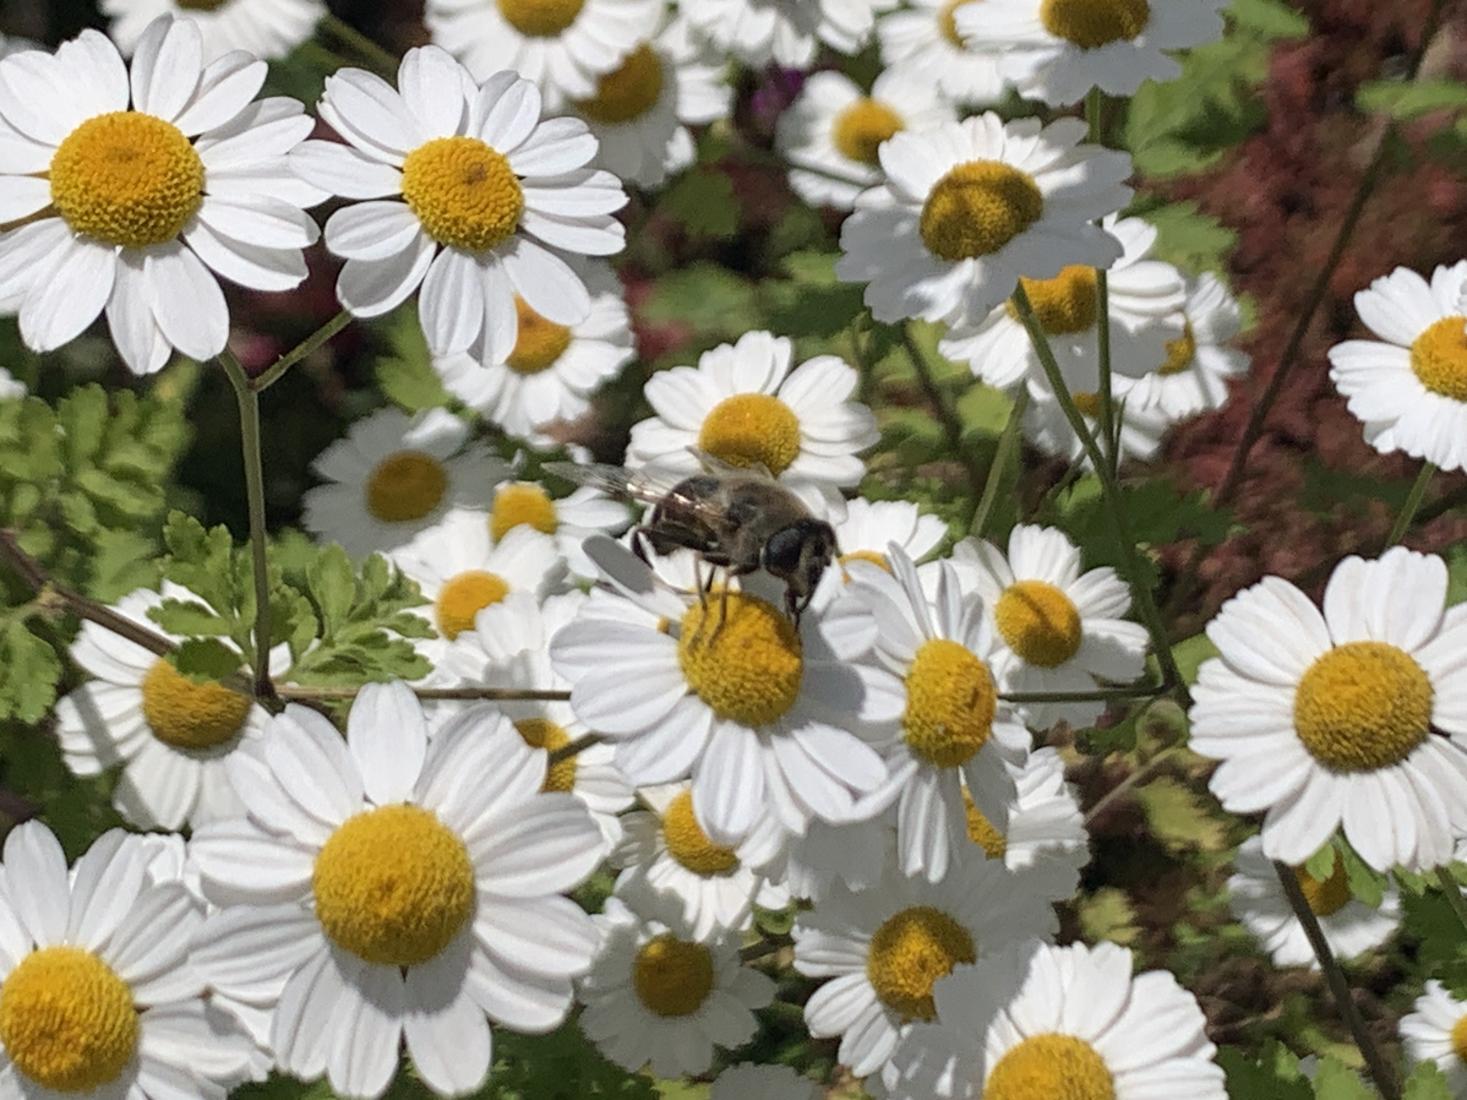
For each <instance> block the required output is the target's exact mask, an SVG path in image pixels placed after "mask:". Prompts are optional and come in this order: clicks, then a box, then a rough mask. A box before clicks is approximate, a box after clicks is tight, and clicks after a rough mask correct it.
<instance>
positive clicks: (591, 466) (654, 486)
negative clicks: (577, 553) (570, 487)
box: [541, 462, 685, 504]
mask: <svg viewBox="0 0 1467 1100" xmlns="http://www.w3.org/2000/svg"><path fill="white" fill-rule="evenodd" d="M541 469H542V470H544V471H545V472H546V473H548V474H554V475H555V476H556V477H563V478H565V480H567V481H573V482H575V483H576V484H577V485H589V486H590V487H591V488H593V489H599V490H601V492H603V493H605V494H606V495H607V496H611V497H615V498H616V499H618V500H629V501H639V502H641V503H643V504H657V503H660V502H661V501H663V500H666V499H667V497H668V496H669V495H671V494H672V492H673V490H674V489H675V488H676V487H677V485H678V483H679V482H680V481H682V480H683V477H684V476H685V475H683V474H679V473H674V472H672V471H670V470H656V469H643V470H631V469H628V468H627V467H625V466H611V465H607V464H606V463H604V462H587V463H577V462H547V463H545V465H544V466H542V467H541Z"/></svg>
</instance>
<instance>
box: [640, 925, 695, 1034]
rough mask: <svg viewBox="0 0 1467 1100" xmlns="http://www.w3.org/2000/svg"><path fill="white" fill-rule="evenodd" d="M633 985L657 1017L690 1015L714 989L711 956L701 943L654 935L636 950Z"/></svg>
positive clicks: (642, 1000)
mask: <svg viewBox="0 0 1467 1100" xmlns="http://www.w3.org/2000/svg"><path fill="white" fill-rule="evenodd" d="M632 987H633V988H634V989H635V990H636V991H637V997H638V999H640V1000H641V1002H642V1004H643V1005H645V1006H646V1007H647V1009H648V1010H649V1011H650V1012H654V1013H656V1014H657V1015H658V1016H691V1015H692V1014H693V1013H695V1012H697V1011H698V1009H700V1008H701V1007H702V1006H703V1002H704V1001H706V1000H707V999H708V994H710V993H712V992H713V956H712V954H710V953H709V951H708V948H706V947H704V946H703V945H702V944H701V943H689V942H687V941H686V940H680V939H678V938H677V937H676V936H673V935H670V934H663V935H661V936H657V937H656V938H654V939H651V940H648V941H647V942H646V943H644V944H643V945H642V947H641V950H639V951H638V952H637V958H636V961H635V962H633V963H632Z"/></svg>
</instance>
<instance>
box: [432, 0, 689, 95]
mask: <svg viewBox="0 0 1467 1100" xmlns="http://www.w3.org/2000/svg"><path fill="white" fill-rule="evenodd" d="M662 13H663V4H662V2H661V0H428V2H427V6H426V10H425V11H424V13H423V20H424V22H425V23H427V25H428V31H429V32H430V33H431V34H432V36H433V41H434V42H435V43H436V44H437V45H439V46H442V47H443V48H444V49H446V50H447V51H448V52H449V53H451V54H453V55H454V56H455V57H457V58H458V59H459V60H460V61H462V62H463V63H464V65H465V66H467V68H468V70H469V72H471V73H472V74H473V75H474V78H475V79H477V80H483V79H485V78H487V77H488V76H489V75H490V74H492V73H497V72H499V71H501V70H505V69H507V70H511V71H513V72H516V73H519V74H520V75H521V76H522V77H524V78H525V79H526V80H529V81H532V82H533V83H535V84H537V85H539V87H540V90H541V92H543V93H544V96H545V102H546V104H547V105H548V106H550V107H551V108H553V109H559V108H560V107H562V106H563V105H564V104H565V101H566V100H568V99H584V98H585V97H587V96H590V95H593V94H594V93H595V91H596V81H597V78H598V77H600V76H601V74H603V73H607V72H610V71H611V70H613V69H615V68H616V67H617V65H619V64H620V63H621V61H622V59H623V58H625V57H626V56H627V54H629V53H631V52H632V51H633V50H634V49H636V47H637V44H638V43H639V42H642V41H645V40H646V38H647V36H648V35H650V34H652V32H653V31H655V30H656V29H657V24H658V20H659V19H661V17H662Z"/></svg>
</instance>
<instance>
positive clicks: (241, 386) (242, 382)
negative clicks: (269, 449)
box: [219, 348, 275, 699]
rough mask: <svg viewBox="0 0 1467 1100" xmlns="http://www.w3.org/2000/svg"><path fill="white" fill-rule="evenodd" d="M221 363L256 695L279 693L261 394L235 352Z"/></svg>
mask: <svg viewBox="0 0 1467 1100" xmlns="http://www.w3.org/2000/svg"><path fill="white" fill-rule="evenodd" d="M219 362H220V363H221V364H222V365H223V367H224V373H225V374H226V375H227V376H228V377H229V383H230V385H232V386H233V387H234V396H235V398H236V400H237V401H238V402H239V436H240V446H241V448H242V449H243V452H244V471H245V498H246V500H247V501H248V504H249V511H250V557H251V559H252V560H253V564H254V579H255V660H254V671H255V697H256V698H258V699H270V698H273V697H274V695H275V689H274V686H273V685H272V684H271V683H270V564H269V560H268V558H267V557H266V546H265V541H266V537H267V533H266V529H265V469H264V462H263V460H262V458H261V454H260V395H259V393H257V392H256V391H255V390H254V389H253V388H252V387H251V386H250V380H249V376H248V375H246V374H245V371H244V368H243V367H242V366H240V365H239V360H238V359H236V358H235V357H234V353H233V352H231V351H230V350H229V349H228V348H225V349H224V350H223V351H222V352H220V353H219Z"/></svg>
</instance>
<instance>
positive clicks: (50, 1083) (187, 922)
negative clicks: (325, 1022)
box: [0, 821, 253, 1100]
mask: <svg viewBox="0 0 1467 1100" xmlns="http://www.w3.org/2000/svg"><path fill="white" fill-rule="evenodd" d="M126 840H127V834H126V833H124V832H123V831H122V830H121V829H112V830H110V831H109V832H106V833H103V834H102V835H101V836H100V837H98V838H97V840H96V841H94V842H93V844H92V846H91V847H90V848H89V849H88V850H87V852H86V854H84V855H83V856H82V857H81V858H80V859H78V860H77V861H76V866H75V867H74V868H73V869H72V871H71V874H70V876H69V877H68V874H67V868H66V856H65V854H63V852H62V851H61V845H60V843H58V842H57V840H56V837H55V835H54V834H53V833H52V832H51V830H49V829H48V828H46V826H44V825H42V824H41V823H40V822H36V821H29V822H26V823H25V824H24V825H19V826H17V827H16V828H14V829H13V830H11V832H10V835H9V836H7V837H6V838H5V849H4V860H3V864H0V883H3V885H0V1091H3V1093H4V1095H5V1096H6V1097H11V1098H15V1100H20V1098H22V1097H24V1098H37V1100H40V1098H43V1097H57V1096H61V1095H64V1096H68V1097H95V1098H96V1100H121V1098H122V1097H134V1098H137V1100H173V1098H175V1097H184V1096H189V1097H199V1098H200V1100H224V1097H225V1096H226V1095H228V1091H229V1089H230V1088H231V1087H233V1086H234V1085H237V1084H240V1083H242V1082H243V1081H245V1080H246V1079H247V1078H248V1075H249V1067H250V1061H251V1056H252V1054H253V1050H252V1044H251V1043H250V1042H249V1040H248V1038H247V1037H246V1036H245V1034H244V1033H243V1032H242V1031H241V1030H240V1029H239V1026H238V1025H237V1024H236V1023H235V1022H234V1021H233V1020H232V1019H231V1018H230V1017H229V1016H228V1015H226V1014H225V1013H223V1012H222V1011H220V1010H219V1009H217V1008H214V1007H212V1006H211V1005H210V1004H209V1003H208V1002H207V1001H206V1000H205V998H204V983H203V980H202V978H201V976H200V975H199V974H198V973H197V972H196V971H194V970H193V969H191V968H190V967H189V965H188V945H189V940H190V938H191V937H192V936H193V934H194V933H195V932H196V931H197V930H198V927H199V925H200V923H201V922H202V920H203V907H202V906H201V905H199V904H198V903H197V902H196V901H195V900H194V899H193V898H191V897H190V896H189V894H188V891H187V890H185V889H184V888H183V887H182V886H181V885H177V884H167V885H153V884H151V883H148V882H147V881H146V879H145V877H144V868H143V860H142V858H141V852H140V851H139V849H138V848H137V847H135V846H133V845H130V844H127V843H126Z"/></svg>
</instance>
